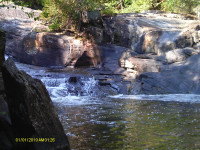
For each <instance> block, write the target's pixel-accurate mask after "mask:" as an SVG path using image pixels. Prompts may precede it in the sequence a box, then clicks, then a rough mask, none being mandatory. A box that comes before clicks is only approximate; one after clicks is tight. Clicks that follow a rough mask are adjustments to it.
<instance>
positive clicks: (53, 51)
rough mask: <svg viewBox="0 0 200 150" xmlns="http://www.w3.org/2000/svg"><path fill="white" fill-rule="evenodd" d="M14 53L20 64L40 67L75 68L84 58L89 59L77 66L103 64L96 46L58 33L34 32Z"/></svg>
mask: <svg viewBox="0 0 200 150" xmlns="http://www.w3.org/2000/svg"><path fill="white" fill-rule="evenodd" d="M14 53H15V57H16V58H17V59H18V60H19V61H20V62H23V63H27V64H32V65H38V66H63V67H64V66H75V65H76V64H77V63H78V62H77V61H78V60H79V61H81V60H80V58H81V57H84V56H87V57H84V58H83V59H82V61H81V64H79V65H77V66H95V65H97V64H99V63H100V62H101V56H100V52H99V50H98V49H97V47H96V46H95V45H92V44H91V43H89V42H88V41H85V42H84V41H81V40H77V39H75V38H73V37H69V36H66V35H62V34H56V33H45V32H41V33H36V32H32V33H30V34H28V35H27V36H26V37H25V38H24V39H23V41H22V43H21V46H20V47H19V48H18V49H17V50H15V52H14ZM83 60H84V61H83Z"/></svg>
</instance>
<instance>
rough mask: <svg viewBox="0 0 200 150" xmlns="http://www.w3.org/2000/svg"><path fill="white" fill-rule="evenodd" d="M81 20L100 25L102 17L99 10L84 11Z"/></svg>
mask: <svg viewBox="0 0 200 150" xmlns="http://www.w3.org/2000/svg"><path fill="white" fill-rule="evenodd" d="M82 22H83V23H85V24H90V25H94V26H101V25H102V18H101V12H100V11H98V10H97V11H84V12H82Z"/></svg>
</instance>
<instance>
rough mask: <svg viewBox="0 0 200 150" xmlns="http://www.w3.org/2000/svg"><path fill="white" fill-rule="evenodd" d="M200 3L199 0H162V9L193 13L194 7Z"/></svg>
mask: <svg viewBox="0 0 200 150" xmlns="http://www.w3.org/2000/svg"><path fill="white" fill-rule="evenodd" d="M197 5H199V1H198V0H163V1H162V10H164V11H169V12H174V13H182V14H192V13H194V9H193V8H195V7H196V6H197Z"/></svg>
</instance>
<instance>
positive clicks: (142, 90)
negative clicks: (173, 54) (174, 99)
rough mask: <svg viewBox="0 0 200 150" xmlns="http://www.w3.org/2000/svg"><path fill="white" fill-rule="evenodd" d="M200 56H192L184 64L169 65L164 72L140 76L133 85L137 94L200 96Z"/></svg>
mask: <svg viewBox="0 0 200 150" xmlns="http://www.w3.org/2000/svg"><path fill="white" fill-rule="evenodd" d="M199 65H200V54H197V55H194V56H191V57H190V58H188V59H187V60H185V61H183V62H182V63H180V62H179V63H174V64H172V65H168V66H167V67H166V68H165V70H163V71H162V72H159V73H158V72H147V73H143V74H141V75H139V76H138V80H137V81H135V82H134V83H133V85H137V86H138V87H139V89H137V92H135V88H134V87H133V88H132V91H131V93H134V94H135V93H137V94H177V93H182V94H199V91H200V84H199V83H200V76H199V73H200V69H199V68H200V66H199Z"/></svg>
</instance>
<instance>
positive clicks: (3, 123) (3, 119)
mask: <svg viewBox="0 0 200 150" xmlns="http://www.w3.org/2000/svg"><path fill="white" fill-rule="evenodd" d="M14 145H15V142H14V135H13V130H12V126H11V120H10V117H9V111H8V105H7V103H6V101H5V96H4V95H0V148H1V149H2V150H11V149H13V148H14Z"/></svg>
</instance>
